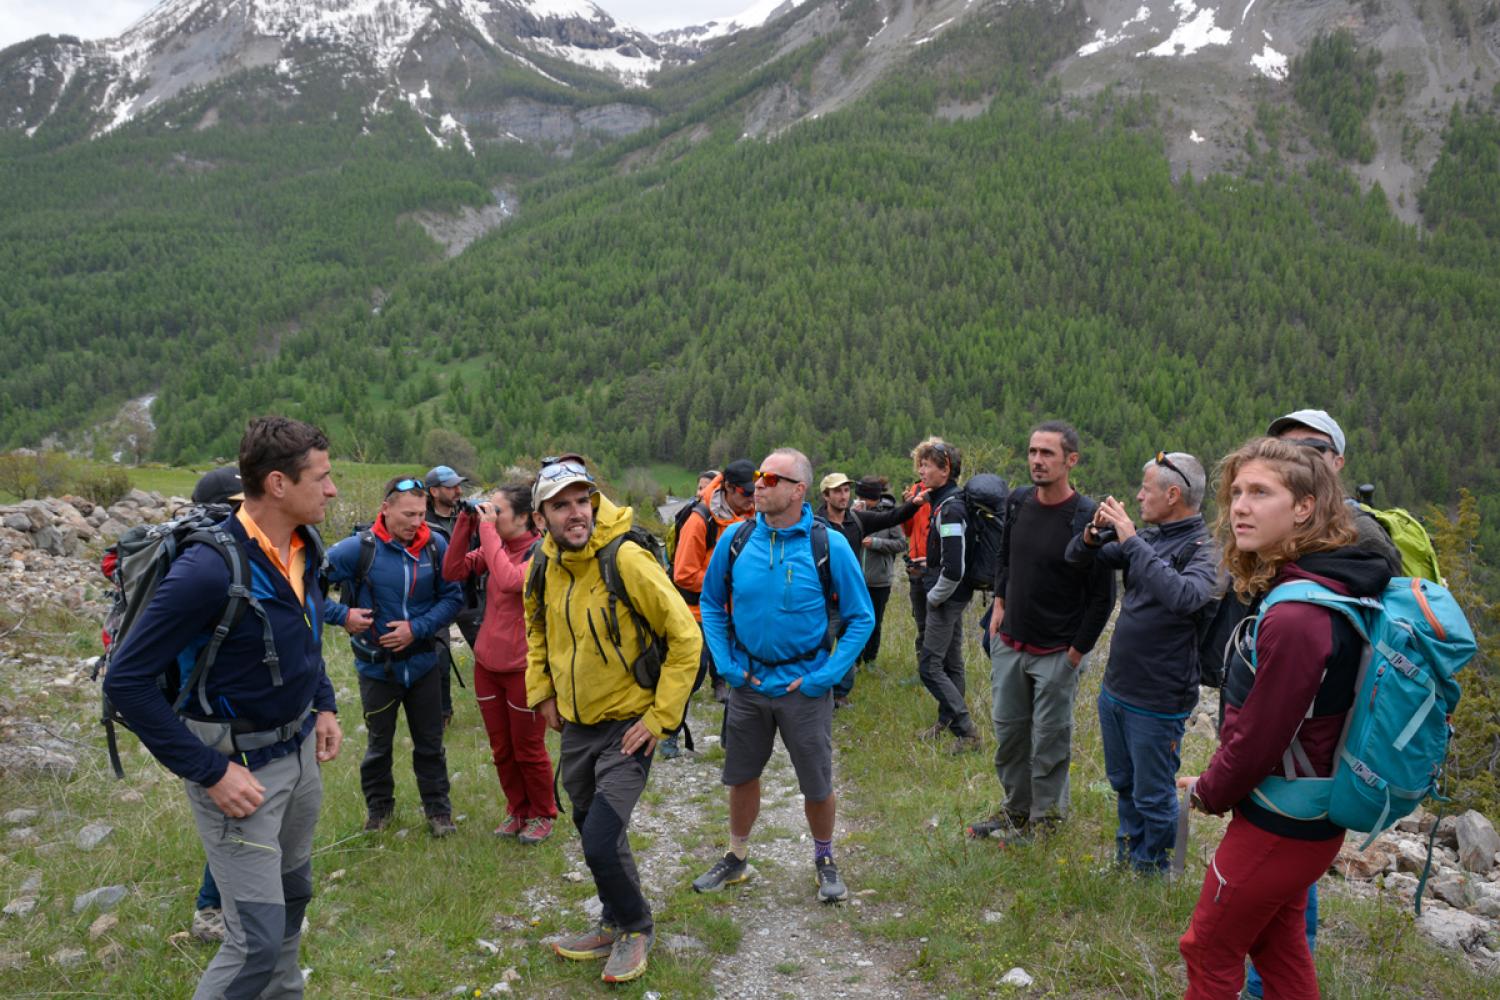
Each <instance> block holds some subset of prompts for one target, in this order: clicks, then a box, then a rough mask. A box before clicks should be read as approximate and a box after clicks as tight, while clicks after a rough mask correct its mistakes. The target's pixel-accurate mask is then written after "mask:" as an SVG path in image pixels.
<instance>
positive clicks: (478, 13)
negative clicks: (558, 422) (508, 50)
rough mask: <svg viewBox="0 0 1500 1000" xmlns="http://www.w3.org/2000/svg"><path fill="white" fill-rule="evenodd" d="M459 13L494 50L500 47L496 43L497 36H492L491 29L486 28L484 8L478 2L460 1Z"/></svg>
mask: <svg viewBox="0 0 1500 1000" xmlns="http://www.w3.org/2000/svg"><path fill="white" fill-rule="evenodd" d="M458 12H459V13H460V14H462V15H463V16H464V20H466V21H468V22H469V25H470V26H471V27H472V28H473V29H474V30H475V31H477V32H479V37H480V38H483V39H484V40H485V41H486V42H489V43H490V45H491V46H492V47H494V48H499V47H500V45H499V43H498V42H496V41H495V36H494V35H491V34H490V29H489V28H488V27H486V26H485V23H484V8H483V7H481V6H480V5H479V4H478V3H477V2H476V0H458Z"/></svg>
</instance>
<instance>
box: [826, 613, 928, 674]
mask: <svg viewBox="0 0 1500 1000" xmlns="http://www.w3.org/2000/svg"><path fill="white" fill-rule="evenodd" d="M890 599H891V588H890V587H871V588H870V603H871V604H873V605H874V606H875V627H874V628H873V629H871V630H870V638H869V639H867V640H866V641H865V648H864V649H862V650H860V651H859V662H860V663H874V662H875V657H877V656H879V655H880V622H881V619H883V618H884V617H885V606H886V604H887V602H889V601H890ZM924 599H925V598H924ZM850 683H851V684H852V683H853V681H852V680H851V681H850ZM834 693H835V694H837V693H838V692H837V691H835V692H834ZM845 693H846V694H847V693H848V692H845Z"/></svg>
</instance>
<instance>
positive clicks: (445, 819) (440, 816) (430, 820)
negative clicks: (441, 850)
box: [427, 813, 458, 837]
mask: <svg viewBox="0 0 1500 1000" xmlns="http://www.w3.org/2000/svg"><path fill="white" fill-rule="evenodd" d="M427 828H428V829H429V830H431V831H432V835H433V836H434V837H451V836H452V835H453V834H455V833H457V832H458V825H457V824H456V823H454V822H453V817H452V816H450V815H449V814H448V813H437V814H436V815H433V816H428V817H427Z"/></svg>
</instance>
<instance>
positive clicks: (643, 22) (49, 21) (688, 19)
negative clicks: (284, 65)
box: [0, 0, 752, 48]
mask: <svg viewBox="0 0 1500 1000" xmlns="http://www.w3.org/2000/svg"><path fill="white" fill-rule="evenodd" d="M156 2H157V0H65V2H60V0H0V48H4V47H5V46H7V45H10V44H12V43H14V42H19V41H21V40H22V39H26V38H31V37H33V36H35V35H77V36H79V37H80V38H111V37H113V36H115V35H118V34H119V33H120V32H122V31H124V30H125V29H126V28H128V27H130V25H131V23H132V22H134V21H135V19H136V18H138V17H140V16H141V15H142V14H144V13H145V12H146V11H148V10H150V9H151V7H152V6H154V5H155V3H156ZM594 2H595V3H596V4H597V5H598V6H600V7H602V8H604V9H605V10H606V11H608V12H609V13H610V14H611V15H613V16H614V17H617V18H619V19H620V20H622V21H625V22H626V23H628V24H633V25H635V26H636V27H638V28H644V29H646V30H647V31H659V30H661V29H662V28H677V27H681V26H682V25H686V24H702V23H703V22H704V21H712V20H713V19H715V18H722V17H729V16H731V15H734V14H738V13H739V12H740V11H741V10H743V9H744V8H746V7H749V6H750V4H751V2H752V0H594Z"/></svg>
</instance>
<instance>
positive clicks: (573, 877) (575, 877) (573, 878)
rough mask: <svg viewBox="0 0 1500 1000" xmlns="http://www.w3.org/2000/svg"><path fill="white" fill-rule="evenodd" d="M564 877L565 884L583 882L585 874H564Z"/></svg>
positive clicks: (570, 872)
mask: <svg viewBox="0 0 1500 1000" xmlns="http://www.w3.org/2000/svg"><path fill="white" fill-rule="evenodd" d="M562 877H563V881H564V882H582V881H583V872H572V871H569V872H563V874H562Z"/></svg>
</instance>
